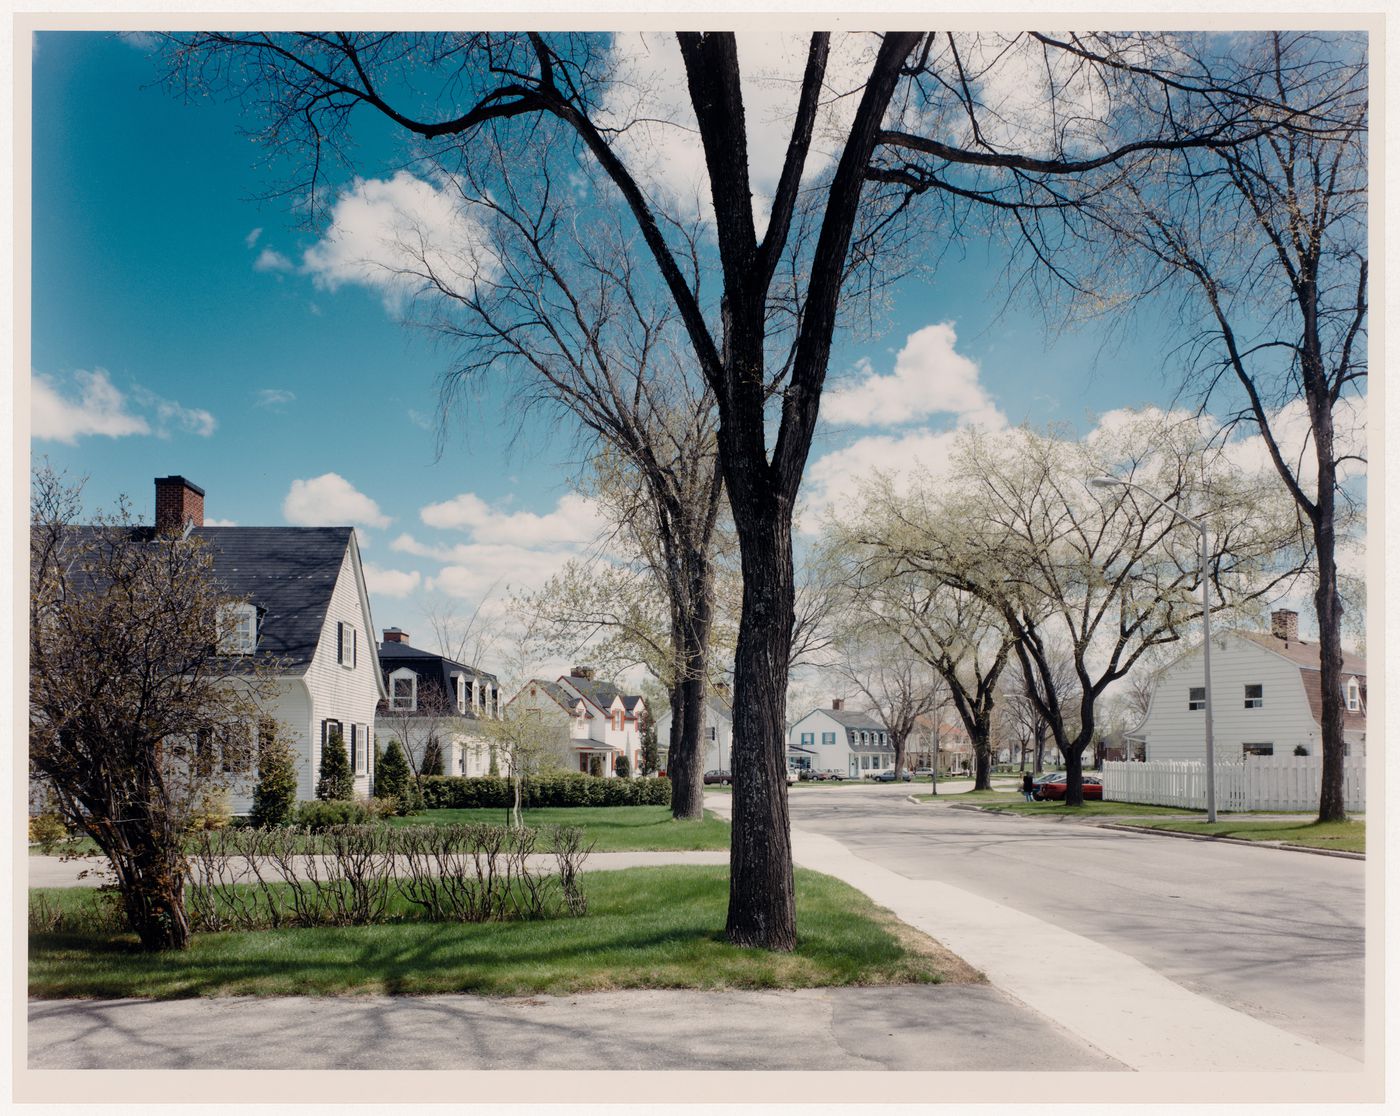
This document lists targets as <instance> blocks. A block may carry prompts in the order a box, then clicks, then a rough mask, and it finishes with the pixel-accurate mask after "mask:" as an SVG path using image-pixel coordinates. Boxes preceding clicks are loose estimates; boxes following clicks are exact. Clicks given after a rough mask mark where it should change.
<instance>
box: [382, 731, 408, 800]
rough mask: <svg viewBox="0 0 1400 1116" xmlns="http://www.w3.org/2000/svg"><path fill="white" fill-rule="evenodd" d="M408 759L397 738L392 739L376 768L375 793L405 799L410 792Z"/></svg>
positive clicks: (384, 796) (385, 796) (383, 796)
mask: <svg viewBox="0 0 1400 1116" xmlns="http://www.w3.org/2000/svg"><path fill="white" fill-rule="evenodd" d="M409 781H410V772H409V770H408V760H406V759H404V755H403V749H402V748H401V747H399V742H398V741H397V740H390V741H389V745H388V747H386V748H385V749H384V754H383V755H382V756H381V757H380V758H379V762H378V763H377V764H375V768H374V793H375V794H376V795H378V796H379V797H380V798H397V799H403V798H405V797H406V796H407V794H408V784H409Z"/></svg>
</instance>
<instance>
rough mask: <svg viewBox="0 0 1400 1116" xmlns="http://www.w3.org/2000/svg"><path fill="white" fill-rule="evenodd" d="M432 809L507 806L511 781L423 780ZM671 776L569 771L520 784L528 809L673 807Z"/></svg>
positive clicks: (476, 778)
mask: <svg viewBox="0 0 1400 1116" xmlns="http://www.w3.org/2000/svg"><path fill="white" fill-rule="evenodd" d="M422 788H423V802H424V806H425V807H426V808H427V809H430V810H484V809H493V810H504V809H508V808H509V807H510V804H511V801H512V793H511V786H510V780H509V779H501V778H492V777H491V776H489V775H477V776H466V775H437V776H431V777H429V778H426V779H424V780H422ZM670 804H671V782H670V780H669V779H657V778H641V779H599V778H597V777H596V776H594V775H583V774H575V773H565V774H557V775H538V776H532V777H530V778H527V779H526V780H525V781H524V783H523V785H522V787H521V805H522V806H523V807H524V808H525V809H527V810H528V809H536V808H538V807H541V806H669V805H670Z"/></svg>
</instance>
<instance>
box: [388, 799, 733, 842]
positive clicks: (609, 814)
mask: <svg viewBox="0 0 1400 1116" xmlns="http://www.w3.org/2000/svg"><path fill="white" fill-rule="evenodd" d="M521 820H522V821H523V822H524V823H525V824H526V825H527V826H531V827H533V828H537V829H538V828H540V827H542V826H548V825H571V826H577V827H578V828H580V829H582V830H583V831H584V842H585V843H587V842H589V841H592V842H594V844H595V849H594V851H595V852H632V851H636V850H646V849H664V850H667V851H672V852H675V851H697V850H704V849H727V848H729V823H728V822H727V821H725V820H724V819H723V818H720V817H718V816H716V815H715V814H713V813H711V812H709V811H708V810H707V811H706V812H705V819H704V820H703V821H676V820H675V819H674V818H672V817H671V808H670V807H669V806H570V807H565V806H541V807H539V808H538V809H534V810H525V811H523V812H522V813H521ZM505 821H506V811H504V810H427V811H425V812H423V813H421V814H412V815H410V816H409V817H406V818H391V819H390V820H389V823H388V824H390V825H399V826H402V825H460V824H463V823H467V822H486V823H488V824H490V825H503V824H505Z"/></svg>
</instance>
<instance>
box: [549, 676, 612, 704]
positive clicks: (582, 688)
mask: <svg viewBox="0 0 1400 1116" xmlns="http://www.w3.org/2000/svg"><path fill="white" fill-rule="evenodd" d="M560 681H562V682H567V683H568V684H569V685H570V686H572V687H573V688H574V689H575V690H577V691H578V692H579V693H581V694H582V695H583V696H584V697H586V698H587V699H588V700H589V701H590V702H592V703H593V704H594V705H596V706H597V707H598V708H599V709H603V710H607V709H611V708H612V703H613V699H614V698H618V697H622V691H620V690H619V689H618V688H617V687H616V686H614V685H613V684H612V683H611V682H599V681H598V680H597V679H594V678H583V677H581V676H580V675H577V674H566V675H565V676H564V677H563V678H562V679H560ZM624 704H625V701H624Z"/></svg>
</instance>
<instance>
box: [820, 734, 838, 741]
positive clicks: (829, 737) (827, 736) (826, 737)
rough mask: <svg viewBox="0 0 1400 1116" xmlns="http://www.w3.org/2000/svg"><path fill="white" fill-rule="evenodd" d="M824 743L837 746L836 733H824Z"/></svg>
mask: <svg viewBox="0 0 1400 1116" xmlns="http://www.w3.org/2000/svg"><path fill="white" fill-rule="evenodd" d="M822 743H823V744H835V743H836V734H835V733H834V732H824V733H822Z"/></svg>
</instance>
